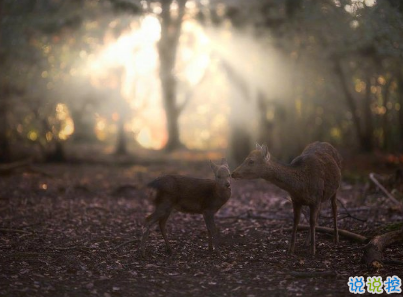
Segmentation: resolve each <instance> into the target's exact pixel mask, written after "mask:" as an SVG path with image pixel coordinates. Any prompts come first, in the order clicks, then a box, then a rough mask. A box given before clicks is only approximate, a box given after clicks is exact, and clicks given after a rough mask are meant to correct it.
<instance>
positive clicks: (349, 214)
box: [337, 199, 367, 222]
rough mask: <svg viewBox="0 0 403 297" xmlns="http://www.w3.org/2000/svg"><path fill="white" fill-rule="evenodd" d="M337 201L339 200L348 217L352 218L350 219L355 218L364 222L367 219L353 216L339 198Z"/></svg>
mask: <svg viewBox="0 0 403 297" xmlns="http://www.w3.org/2000/svg"><path fill="white" fill-rule="evenodd" d="M337 201H339V203H340V205H341V206H342V207H343V209H344V211H345V212H346V215H347V217H350V218H352V219H354V220H357V221H360V222H366V221H367V220H366V219H360V218H357V217H356V216H353V215H352V214H351V213H350V212H349V211H348V209H347V207H346V206H345V205H344V203H343V202H341V200H340V199H337Z"/></svg>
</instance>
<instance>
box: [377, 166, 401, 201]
mask: <svg viewBox="0 0 403 297" xmlns="http://www.w3.org/2000/svg"><path fill="white" fill-rule="evenodd" d="M375 175H376V174H375V173H370V174H369V178H370V180H371V181H372V182H373V183H374V184H375V185H376V186H377V187H378V188H379V189H380V190H381V191H382V192H383V193H384V194H385V195H386V196H387V197H388V198H389V199H390V200H391V201H392V202H393V203H394V204H396V205H399V206H400V207H402V204H401V203H400V202H399V201H398V200H397V199H396V198H395V197H393V195H392V194H390V193H389V191H388V190H386V189H385V187H384V186H382V185H381V183H380V182H379V181H378V180H377V179H376V177H375Z"/></svg>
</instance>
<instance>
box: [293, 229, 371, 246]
mask: <svg viewBox="0 0 403 297" xmlns="http://www.w3.org/2000/svg"><path fill="white" fill-rule="evenodd" d="M309 228H310V226H308V225H299V226H298V230H309ZM315 229H316V231H318V232H322V233H328V234H333V232H334V230H333V228H328V227H321V226H316V228H315ZM287 230H291V228H289V229H287ZM339 235H340V236H343V237H345V238H348V239H351V240H353V241H355V242H360V243H367V242H368V241H369V238H367V237H365V236H362V235H360V234H357V233H353V232H350V231H347V230H344V229H339Z"/></svg>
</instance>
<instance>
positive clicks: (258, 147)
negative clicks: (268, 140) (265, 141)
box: [256, 142, 262, 151]
mask: <svg viewBox="0 0 403 297" xmlns="http://www.w3.org/2000/svg"><path fill="white" fill-rule="evenodd" d="M256 149H257V150H259V151H260V150H261V149H262V146H261V145H259V144H258V143H257V142H256Z"/></svg>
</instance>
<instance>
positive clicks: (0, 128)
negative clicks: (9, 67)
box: [0, 0, 10, 162]
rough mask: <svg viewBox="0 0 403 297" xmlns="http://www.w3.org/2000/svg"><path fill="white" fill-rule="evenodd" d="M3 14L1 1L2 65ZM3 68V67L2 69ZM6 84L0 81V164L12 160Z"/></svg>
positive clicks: (0, 34) (0, 44)
mask: <svg viewBox="0 0 403 297" xmlns="http://www.w3.org/2000/svg"><path fill="white" fill-rule="evenodd" d="M2 13H3V0H0V63H2V60H3V59H2V55H3V44H2V26H1V25H2V21H3V18H2ZM0 68H1V67H0ZM3 87H4V83H3V82H2V81H0V162H7V161H9V159H10V145H9V141H8V137H7V102H6V100H7V97H6V96H7V95H6V94H5V90H4V88H3Z"/></svg>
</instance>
